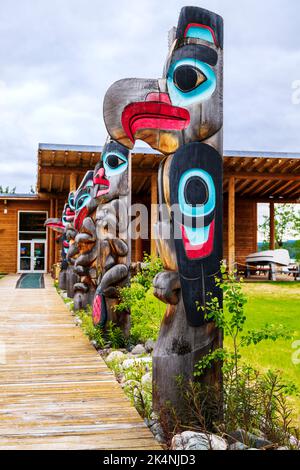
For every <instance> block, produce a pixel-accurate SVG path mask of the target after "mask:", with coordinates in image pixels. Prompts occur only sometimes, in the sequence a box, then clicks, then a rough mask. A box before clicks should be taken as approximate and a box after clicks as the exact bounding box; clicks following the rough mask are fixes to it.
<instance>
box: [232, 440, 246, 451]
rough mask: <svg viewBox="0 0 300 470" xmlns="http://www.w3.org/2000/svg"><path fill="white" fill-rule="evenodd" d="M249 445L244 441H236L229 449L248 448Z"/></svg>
mask: <svg viewBox="0 0 300 470" xmlns="http://www.w3.org/2000/svg"><path fill="white" fill-rule="evenodd" d="M247 449H248V447H247V446H246V445H245V444H243V443H242V442H235V443H234V444H231V446H229V450H247Z"/></svg>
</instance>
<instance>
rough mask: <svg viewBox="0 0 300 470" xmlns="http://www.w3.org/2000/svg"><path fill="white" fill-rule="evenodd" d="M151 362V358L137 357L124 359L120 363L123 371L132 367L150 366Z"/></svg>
mask: <svg viewBox="0 0 300 470" xmlns="http://www.w3.org/2000/svg"><path fill="white" fill-rule="evenodd" d="M151 362H152V358H151V357H139V358H136V359H126V361H124V362H123V363H122V367H123V369H124V370H127V369H130V368H131V367H134V366H135V365H139V364H150V363H151Z"/></svg>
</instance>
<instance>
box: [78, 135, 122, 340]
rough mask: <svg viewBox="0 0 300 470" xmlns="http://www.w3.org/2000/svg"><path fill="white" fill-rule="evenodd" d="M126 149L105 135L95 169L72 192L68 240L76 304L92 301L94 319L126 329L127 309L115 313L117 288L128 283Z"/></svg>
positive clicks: (85, 304) (95, 322) (81, 305)
mask: <svg viewBox="0 0 300 470" xmlns="http://www.w3.org/2000/svg"><path fill="white" fill-rule="evenodd" d="M129 159H130V157H129V151H128V149H126V148H125V147H123V146H122V145H120V144H119V143H117V142H113V141H111V140H109V141H108V142H107V143H106V145H105V147H104V149H103V152H102V156H101V159H100V161H99V162H98V164H97V165H96V167H95V170H94V171H89V172H87V173H86V175H85V177H84V178H83V180H82V182H81V184H80V186H79V188H78V189H77V191H76V193H75V197H74V199H75V202H74V205H75V218H74V230H75V232H76V235H75V238H74V244H73V245H72V256H73V258H72V259H73V264H74V271H75V273H76V274H77V276H79V278H80V280H79V282H76V283H75V285H74V308H75V310H79V309H81V308H85V307H86V306H87V305H88V304H90V305H93V321H94V324H95V325H96V326H97V325H99V326H101V327H105V324H106V323H107V321H113V323H115V324H116V325H117V326H120V327H121V328H122V329H123V332H124V333H125V334H128V333H129V314H128V312H118V313H117V312H115V309H114V307H115V306H116V304H117V303H118V301H119V292H118V289H119V288H120V287H123V286H124V285H125V284H126V283H127V282H128V277H129V264H130V257H129V256H130V250H129V244H128V225H129V222H128V208H129V192H130V190H129V188H130V184H129V177H130V164H129V162H130V160H129Z"/></svg>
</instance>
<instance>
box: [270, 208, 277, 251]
mask: <svg viewBox="0 0 300 470" xmlns="http://www.w3.org/2000/svg"><path fill="white" fill-rule="evenodd" d="M275 248H276V239H275V204H274V202H270V250H275Z"/></svg>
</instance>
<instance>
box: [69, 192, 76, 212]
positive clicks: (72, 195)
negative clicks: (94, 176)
mask: <svg viewBox="0 0 300 470" xmlns="http://www.w3.org/2000/svg"><path fill="white" fill-rule="evenodd" d="M68 204H69V206H70V209H72V210H74V209H75V193H73V192H72V193H70V194H69V198H68Z"/></svg>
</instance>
